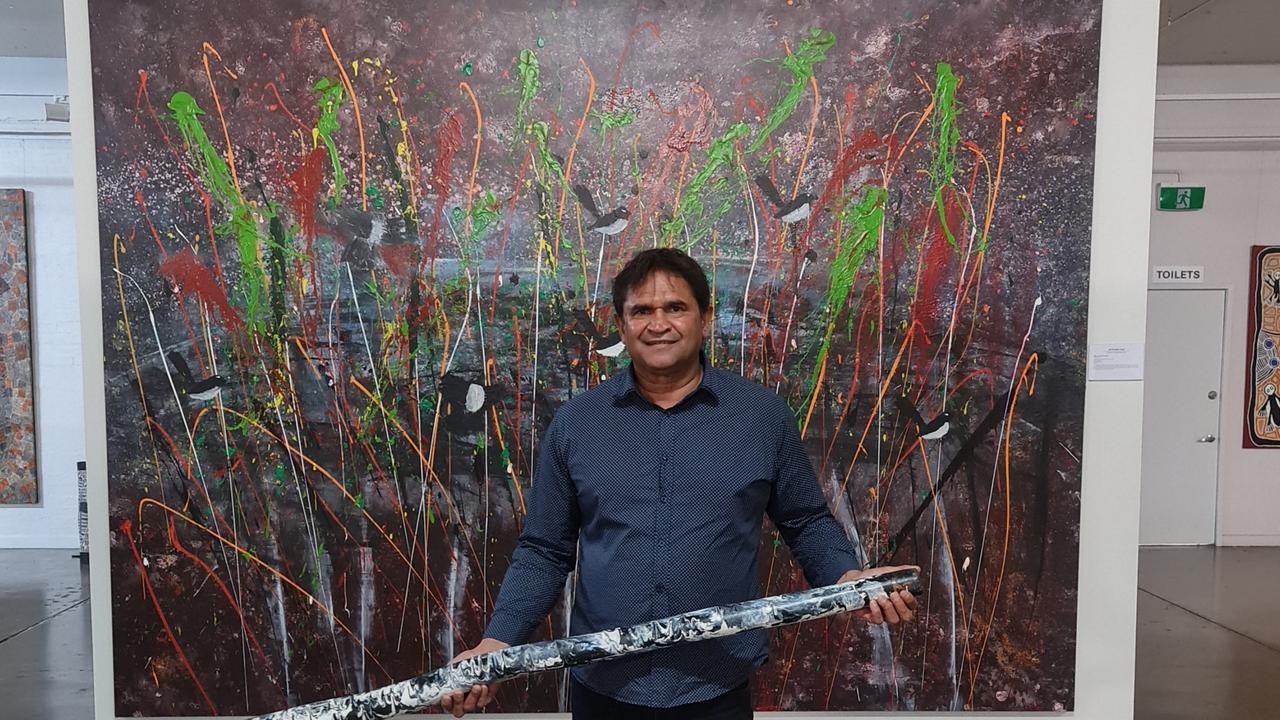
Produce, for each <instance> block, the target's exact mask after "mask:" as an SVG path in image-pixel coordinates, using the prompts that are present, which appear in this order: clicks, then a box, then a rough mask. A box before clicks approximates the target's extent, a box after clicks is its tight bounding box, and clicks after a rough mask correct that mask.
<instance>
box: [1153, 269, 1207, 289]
mask: <svg viewBox="0 0 1280 720" xmlns="http://www.w3.org/2000/svg"><path fill="white" fill-rule="evenodd" d="M1151 282H1153V283H1166V284H1168V283H1178V284H1182V285H1199V284H1201V283H1203V282H1204V267H1202V266H1198V265H1157V266H1155V267H1153V268H1151Z"/></svg>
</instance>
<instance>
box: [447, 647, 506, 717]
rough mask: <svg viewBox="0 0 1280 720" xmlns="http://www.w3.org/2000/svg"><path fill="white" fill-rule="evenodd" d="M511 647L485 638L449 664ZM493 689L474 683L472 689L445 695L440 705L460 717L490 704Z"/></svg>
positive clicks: (459, 654)
mask: <svg viewBox="0 0 1280 720" xmlns="http://www.w3.org/2000/svg"><path fill="white" fill-rule="evenodd" d="M509 647H511V646H510V645H508V644H506V643H504V642H502V641H501V640H494V639H493V638H485V639H483V640H481V641H480V644H479V645H476V646H475V647H473V648H471V649H470V650H467V651H465V652H461V653H458V656H457V657H455V658H454V659H453V661H452V662H451V663H449V664H450V665H456V664H458V663H460V662H462V661H463V660H467V659H469V658H473V657H475V656H476V655H483V654H485V653H490V652H494V651H495V650H502V649H504V648H509ZM493 691H494V687H491V686H489V685H472V686H471V689H470V690H468V691H466V692H456V693H453V694H451V695H445V696H444V698H443V699H442V700H441V701H440V707H442V708H444V709H445V712H449V713H453V716H454V717H456V718H460V717H462V716H463V715H466V714H467V713H469V712H475V711H476V710H479V709H480V708H482V707H484V706H485V705H488V704H489V701H490V700H492V699H493Z"/></svg>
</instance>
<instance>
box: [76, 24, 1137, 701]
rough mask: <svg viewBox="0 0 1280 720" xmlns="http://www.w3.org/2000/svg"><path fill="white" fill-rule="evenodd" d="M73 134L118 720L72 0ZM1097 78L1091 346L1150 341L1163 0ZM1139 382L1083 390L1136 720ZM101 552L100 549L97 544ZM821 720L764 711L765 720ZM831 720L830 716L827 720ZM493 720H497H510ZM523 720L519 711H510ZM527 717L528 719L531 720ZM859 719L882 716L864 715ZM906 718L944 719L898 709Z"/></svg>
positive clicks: (1085, 627) (101, 640)
mask: <svg viewBox="0 0 1280 720" xmlns="http://www.w3.org/2000/svg"><path fill="white" fill-rule="evenodd" d="M65 3H66V17H67V47H68V50H69V55H70V57H69V61H70V78H71V94H72V128H73V132H74V133H75V142H74V164H75V169H76V176H77V178H78V179H81V180H82V181H81V182H78V183H77V185H76V236H77V238H78V246H79V263H80V265H79V267H80V288H81V294H82V304H81V313H82V314H81V319H82V320H81V330H82V333H83V337H84V348H85V357H86V358H95V360H93V361H92V362H86V363H85V365H84V382H85V418H86V426H87V427H88V428H90V429H91V432H90V433H89V435H87V436H86V446H87V448H88V453H89V468H90V475H89V481H90V495H89V499H90V510H91V517H90V538H91V548H93V549H92V550H91V553H90V555H91V563H92V568H91V579H92V582H93V585H94V588H95V591H94V593H93V599H92V607H93V664H94V707H95V710H96V716H97V717H98V718H99V720H105V719H106V718H114V717H115V716H114V714H113V711H114V708H113V703H114V688H113V687H112V676H113V671H112V647H111V595H110V592H109V590H108V589H109V588H110V585H111V577H110V572H109V567H108V563H107V552H106V548H107V547H108V546H109V542H110V538H109V533H108V530H109V528H108V524H107V486H106V471H105V467H104V460H105V458H106V433H105V427H106V425H105V405H104V402H103V391H102V388H103V384H102V383H103V368H102V364H101V362H100V358H101V357H102V325H101V322H100V318H101V303H102V298H101V292H100V290H99V274H98V273H99V263H98V228H97V206H96V204H95V196H96V183H95V182H94V152H93V142H92V133H93V123H92V121H93V117H92V113H91V105H90V102H91V100H90V99H91V97H92V93H91V83H92V74H91V70H90V64H89V56H88V48H89V24H88V12H87V4H86V3H87V0H65ZM1102 8H1103V10H1102V16H1103V30H1102V58H1101V68H1102V69H1101V81H1100V83H1099V98H1098V141H1097V167H1096V173H1095V178H1094V208H1093V240H1092V257H1091V263H1092V265H1091V267H1092V269H1091V280H1090V292H1089V307H1090V312H1089V340H1090V342H1142V340H1143V339H1144V337H1145V331H1146V301H1147V296H1146V288H1145V284H1144V281H1143V278H1144V277H1145V276H1146V273H1147V247H1148V225H1149V221H1150V217H1149V214H1148V211H1147V208H1148V202H1149V198H1148V194H1149V185H1148V181H1149V179H1150V171H1151V154H1152V117H1153V114H1154V107H1155V82H1156V77H1155V76H1156V73H1155V58H1156V37H1157V24H1158V23H1157V21H1158V5H1157V0H1125V1H1124V2H1114V1H1110V0H1109V1H1108V2H1105V3H1103V6H1102ZM1141 444H1142V383H1141V381H1134V382H1090V383H1088V384H1087V389H1086V396H1085V432H1084V458H1083V461H1084V469H1083V474H1084V479H1083V486H1082V491H1081V518H1080V534H1081V538H1080V584H1079V589H1080V593H1079V595H1080V599H1079V606H1078V607H1079V616H1078V625H1077V640H1078V651H1077V657H1076V709H1075V712H1074V713H1073V715H1074V716H1075V717H1079V718H1088V719H1089V720H1113V719H1115V720H1123V719H1124V718H1132V717H1133V688H1134V683H1133V678H1134V639H1135V631H1136V608H1137V575H1138V498H1139V481H1138V478H1139V477H1141V470H1142V468H1141V464H1142V453H1141ZM99 549H101V550H99ZM775 716H776V717H786V718H797V719H799V718H805V717H811V718H812V717H823V716H821V715H809V716H806V715H802V714H798V713H797V714H790V713H788V714H781V715H775V714H761V717H765V718H767V717H775ZM825 716H826V717H833V716H834V715H833V714H826V715H825ZM486 717H490V718H494V719H495V720H500V719H501V718H502V717H504V716H502V715H488V716H486ZM505 717H513V716H505ZM526 717H527V716H526ZM859 717H876V714H875V713H865V714H863V713H860V714H859ZM886 717H891V718H894V719H895V720H898V719H905V718H912V717H916V718H919V717H937V715H936V714H915V713H912V714H908V713H894V714H892V715H888V716H886ZM966 717H972V718H979V717H984V718H999V719H1000V720H1032V719H1035V720H1039V719H1040V718H1043V717H1045V716H1044V715H1043V714H1012V713H971V714H966Z"/></svg>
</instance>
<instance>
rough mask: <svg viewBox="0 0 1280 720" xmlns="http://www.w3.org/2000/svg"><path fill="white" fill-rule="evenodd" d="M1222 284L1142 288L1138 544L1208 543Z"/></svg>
mask: <svg viewBox="0 0 1280 720" xmlns="http://www.w3.org/2000/svg"><path fill="white" fill-rule="evenodd" d="M1225 320H1226V292H1225V291H1223V290H1152V291H1150V292H1148V293H1147V347H1146V382H1145V394H1144V399H1143V410H1142V417H1143V420H1142V524H1141V526H1140V530H1139V532H1138V540H1139V542H1140V543H1142V544H1143V545H1212V544H1213V543H1214V540H1215V537H1214V531H1215V526H1216V521H1217V514H1218V445H1219V439H1218V438H1219V436H1220V435H1221V432H1220V429H1219V420H1220V415H1221V413H1220V407H1221V403H1222V400H1221V396H1222V342H1223V327H1224V323H1225Z"/></svg>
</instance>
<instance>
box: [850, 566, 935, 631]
mask: <svg viewBox="0 0 1280 720" xmlns="http://www.w3.org/2000/svg"><path fill="white" fill-rule="evenodd" d="M899 570H915V571H917V572H919V570H920V568H918V567H916V566H914V565H899V566H896V567H880V568H867V569H866V570H850V571H849V572H847V573H845V574H844V575H843V576H841V578H840V580H839V582H841V583H847V582H853V581H854V580H861V579H862V578H873V577H876V576H877V575H883V574H886V573H891V572H896V571H899ZM854 614H855V615H857V616H858V617H860V618H862V619H863V620H866V621H867V622H869V623H871V624H872V625H879V624H881V623H885V622H887V623H889V624H890V625H897V624H899V623H905V622H910V621H911V618H912V617H914V616H915V614H916V597H915V596H914V595H912V594H911V593H909V592H907V591H905V590H898V591H895V592H891V593H888V594H886V595H881V596H880V597H878V598H874V599H872V600H871V604H869V605H868V606H867V607H865V608H863V609H862V610H859V611H858V612H856V613H854Z"/></svg>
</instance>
